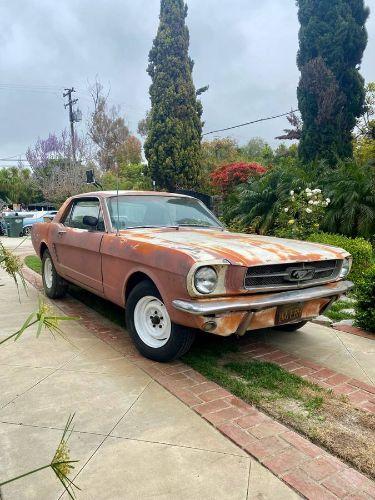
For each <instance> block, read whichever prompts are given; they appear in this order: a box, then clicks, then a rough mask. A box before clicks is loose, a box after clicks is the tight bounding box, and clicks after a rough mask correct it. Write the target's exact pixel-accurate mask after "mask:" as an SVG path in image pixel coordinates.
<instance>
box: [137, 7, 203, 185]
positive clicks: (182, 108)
mask: <svg viewBox="0 0 375 500" xmlns="http://www.w3.org/2000/svg"><path fill="white" fill-rule="evenodd" d="M186 15H187V5H186V4H185V2H184V1H183V0H161V7H160V24H159V29H158V32H157V35H156V38H155V40H154V43H153V47H152V49H151V51H150V54H149V66H148V69H147V72H148V74H149V75H150V76H151V78H152V84H151V87H150V97H151V112H150V115H149V118H148V124H147V126H148V134H147V139H146V142H145V153H146V158H147V160H148V165H149V169H150V173H151V175H152V178H153V179H154V180H155V181H156V183H157V186H158V187H161V188H164V189H167V190H169V191H174V190H176V189H177V188H194V187H196V185H197V179H198V174H199V169H200V155H201V135H202V121H201V116H202V105H201V102H200V101H199V100H198V99H197V94H196V91H195V87H194V83H193V79H192V70H193V65H194V63H193V61H192V60H191V59H190V57H189V31H188V28H187V26H186V25H185V18H186Z"/></svg>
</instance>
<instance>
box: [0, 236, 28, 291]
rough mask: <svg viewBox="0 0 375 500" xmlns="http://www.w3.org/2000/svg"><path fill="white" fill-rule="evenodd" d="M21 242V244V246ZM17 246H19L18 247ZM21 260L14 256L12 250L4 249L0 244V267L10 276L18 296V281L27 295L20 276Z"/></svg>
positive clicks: (21, 275)
mask: <svg viewBox="0 0 375 500" xmlns="http://www.w3.org/2000/svg"><path fill="white" fill-rule="evenodd" d="M22 243H23V242H21V244H22ZM18 246H19V245H18ZM22 266H23V263H22V259H21V258H20V257H18V256H17V255H15V254H14V253H13V251H12V250H9V249H8V248H5V247H4V245H3V244H2V243H1V242H0V267H2V268H3V269H4V271H5V272H6V273H7V274H9V276H11V277H12V278H13V280H14V282H15V284H16V287H17V290H18V296H19V285H18V280H20V281H21V284H22V286H23V288H24V290H25V292H26V293H27V286H26V281H25V278H24V277H23V274H22Z"/></svg>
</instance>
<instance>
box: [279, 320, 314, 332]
mask: <svg viewBox="0 0 375 500" xmlns="http://www.w3.org/2000/svg"><path fill="white" fill-rule="evenodd" d="M306 323H307V321H300V322H299V323H289V324H287V325H279V326H276V327H275V328H276V329H277V330H282V331H283V332H296V331H297V330H299V329H300V328H302V327H303V326H305V325H306Z"/></svg>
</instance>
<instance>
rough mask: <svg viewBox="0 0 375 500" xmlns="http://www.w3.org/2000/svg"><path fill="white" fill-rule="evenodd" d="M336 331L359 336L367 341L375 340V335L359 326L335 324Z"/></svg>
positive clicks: (333, 326)
mask: <svg viewBox="0 0 375 500" xmlns="http://www.w3.org/2000/svg"><path fill="white" fill-rule="evenodd" d="M332 328H333V329H334V330H338V331H340V332H345V333H351V334H353V335H358V337H363V338H365V339H371V340H375V333H369V332H366V331H365V330H362V329H361V328H358V327H357V326H353V325H341V324H340V323H334V324H333V325H332Z"/></svg>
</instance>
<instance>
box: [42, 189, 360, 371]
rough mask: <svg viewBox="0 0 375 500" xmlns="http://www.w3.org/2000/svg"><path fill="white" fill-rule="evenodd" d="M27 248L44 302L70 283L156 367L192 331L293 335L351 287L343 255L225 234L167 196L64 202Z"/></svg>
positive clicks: (183, 201) (188, 203)
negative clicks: (34, 258) (39, 268)
mask: <svg viewBox="0 0 375 500" xmlns="http://www.w3.org/2000/svg"><path fill="white" fill-rule="evenodd" d="M32 242H33V245H34V248H35V251H36V252H37V254H38V255H39V256H40V258H41V259H42V261H43V283H44V289H45V293H46V294H47V296H48V297H50V298H52V299H53V298H58V297H62V296H63V295H64V293H65V292H66V290H67V286H68V283H74V284H76V285H79V286H80V287H83V288H85V289H87V290H89V291H91V292H93V293H94V294H96V295H99V296H101V297H104V298H105V299H107V300H109V301H111V302H114V303H115V304H118V305H120V306H122V307H125V310H126V323H127V328H128V330H129V333H130V335H131V337H132V339H133V341H134V343H135V345H136V347H137V348H138V350H139V351H140V352H141V353H142V354H143V355H144V356H146V357H148V358H151V359H153V360H156V361H168V360H171V359H174V358H177V357H179V356H182V355H183V354H184V353H185V352H187V350H188V349H189V348H190V346H191V344H192V342H193V339H194V335H195V333H196V332H197V331H198V330H201V331H202V330H203V331H205V332H210V333H212V334H215V335H221V336H228V335H232V334H236V335H244V334H245V333H246V332H247V331H249V330H256V329H260V328H269V327H277V328H281V329H284V330H288V331H293V330H297V329H298V328H301V327H302V326H303V325H304V324H305V323H306V322H307V321H308V320H310V319H311V318H314V317H316V316H318V315H319V314H321V313H322V312H323V311H324V310H325V309H326V308H327V307H329V306H330V305H331V304H332V303H333V302H334V301H335V300H337V299H338V298H339V297H340V296H341V295H342V294H344V293H345V292H347V291H348V290H350V288H351V287H352V283H351V282H350V281H345V278H346V276H347V275H348V274H349V272H350V268H351V264H352V259H351V256H350V255H349V254H348V253H347V252H346V251H345V250H342V249H340V248H335V247H331V246H324V245H319V244H314V243H306V242H302V241H296V240H285V239H278V238H273V237H266V236H258V235H248V234H236V233H231V232H228V231H226V229H225V228H224V227H223V226H222V224H221V223H220V222H219V221H218V220H217V219H216V217H215V216H214V215H213V214H212V213H211V212H210V211H209V210H208V209H207V208H206V207H205V206H204V205H203V204H202V203H201V202H200V201H198V200H197V199H195V198H192V197H189V196H183V195H177V194H169V193H158V192H143V191H142V192H140V191H120V192H119V196H116V192H95V193H85V194H81V195H78V196H74V197H72V198H70V199H68V200H67V201H66V202H65V203H64V204H63V206H62V207H61V209H60V210H59V212H58V213H57V215H56V216H55V218H54V219H53V221H52V222H43V223H37V224H35V225H34V226H33V228H32Z"/></svg>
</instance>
